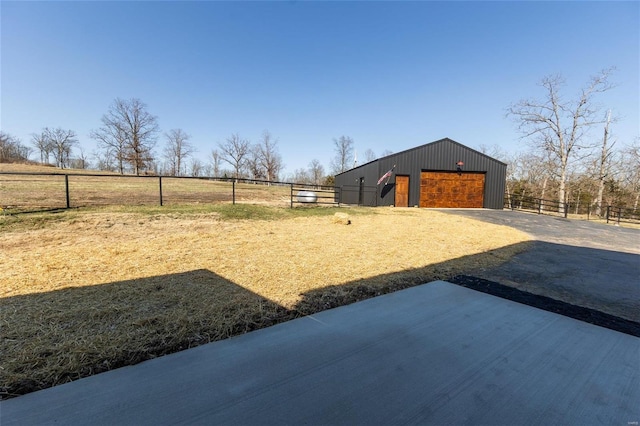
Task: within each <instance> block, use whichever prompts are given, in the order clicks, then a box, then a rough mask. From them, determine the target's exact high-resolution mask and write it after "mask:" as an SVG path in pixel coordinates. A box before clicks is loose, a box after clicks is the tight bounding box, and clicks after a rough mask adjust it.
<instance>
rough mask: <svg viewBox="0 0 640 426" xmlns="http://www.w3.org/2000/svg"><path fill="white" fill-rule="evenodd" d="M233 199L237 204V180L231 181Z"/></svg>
mask: <svg viewBox="0 0 640 426" xmlns="http://www.w3.org/2000/svg"><path fill="white" fill-rule="evenodd" d="M231 199H232V200H233V204H234V205H235V204H236V180H235V179H234V180H232V181H231Z"/></svg>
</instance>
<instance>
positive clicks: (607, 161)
mask: <svg viewBox="0 0 640 426" xmlns="http://www.w3.org/2000/svg"><path fill="white" fill-rule="evenodd" d="M610 123H611V111H608V112H607V120H606V123H605V126H604V136H603V138H602V149H601V151H600V158H599V159H598V175H597V181H598V195H597V196H596V212H595V213H596V216H601V215H602V197H603V196H604V185H605V179H607V177H609V174H610V173H611V159H612V155H613V153H614V152H613V151H612V148H613V146H614V145H615V142H613V143H611V144H609V124H610Z"/></svg>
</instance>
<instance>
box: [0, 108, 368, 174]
mask: <svg viewBox="0 0 640 426" xmlns="http://www.w3.org/2000/svg"><path fill="white" fill-rule="evenodd" d="M161 133H162V132H161V131H160V127H159V125H158V119H157V117H156V116H154V115H152V114H151V113H149V111H148V109H147V106H146V104H145V103H144V102H142V101H141V100H140V99H136V98H132V99H120V98H116V99H115V100H114V101H113V103H112V104H111V105H110V106H109V109H108V111H107V113H106V114H104V115H103V116H102V118H101V126H100V127H99V128H97V129H94V130H92V131H91V133H90V137H91V139H93V140H95V141H96V142H97V151H96V152H94V153H93V164H91V161H90V160H89V158H88V156H87V155H86V153H85V151H84V150H83V149H82V147H80V146H79V142H78V136H77V134H76V132H75V131H73V130H66V129H62V128H48V127H45V128H44V129H42V131H41V132H39V133H33V134H32V135H31V144H32V147H29V146H25V145H24V144H22V142H21V141H20V140H18V139H17V138H15V137H13V136H11V135H9V134H7V133H4V132H0V162H5V163H6V162H28V161H29V157H30V155H32V154H33V153H34V152H35V154H36V155H38V156H39V160H40V163H41V164H52V165H55V166H56V167H59V168H61V169H65V168H75V169H87V168H94V169H97V170H101V171H112V172H117V173H120V174H125V173H126V174H135V175H140V174H148V173H153V174H163V175H168V176H214V177H233V178H250V179H256V180H268V181H277V180H279V179H281V178H282V176H281V174H282V171H283V168H284V163H283V160H282V156H281V155H280V153H279V150H278V139H277V138H275V137H274V136H273V135H272V134H271V133H270V132H269V131H267V130H265V131H264V132H263V133H262V135H261V137H260V139H259V140H258V142H256V143H251V142H250V141H249V140H248V139H246V138H243V137H241V136H240V135H239V134H238V133H234V134H232V135H230V136H229V137H228V138H226V139H225V140H224V141H222V142H219V143H218V144H217V145H216V148H214V149H213V150H212V151H211V152H210V154H209V156H208V160H209V161H208V163H207V164H205V163H203V162H202V161H201V160H200V159H198V158H196V157H195V156H194V155H193V154H194V153H195V152H196V149H195V147H194V146H193V144H192V142H191V136H190V135H189V134H188V133H187V132H185V131H184V130H183V129H171V130H169V131H167V132H164V133H162V134H161ZM159 140H163V141H164V144H163V146H162V147H161V148H162V149H161V154H160V155H159V156H158V155H157V154H156V153H155V152H156V151H155V148H156V146H157V144H158V141H159ZM334 147H335V151H336V157H335V158H334V159H333V160H332V164H331V173H333V174H336V173H340V172H343V171H345V170H347V169H348V168H350V167H349V165H350V161H351V158H352V157H353V156H354V155H355V154H354V141H353V139H352V138H350V137H348V136H341V137H340V138H336V139H334ZM74 152H75V153H76V155H75V156H74V155H73V154H74ZM365 158H366V159H367V160H368V161H371V160H373V159H375V155H374V154H373V151H371V150H367V151H366V152H365ZM287 178H288V180H292V181H294V182H297V183H308V184H314V185H325V184H327V185H331V184H332V183H333V178H332V176H328V175H327V174H326V173H325V169H324V167H323V165H322V164H321V163H320V161H319V160H317V159H313V160H312V161H311V162H310V163H309V166H308V168H306V169H297V170H295V171H294V172H293V174H292V175H290V176H288V177H287Z"/></svg>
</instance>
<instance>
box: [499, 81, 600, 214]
mask: <svg viewBox="0 0 640 426" xmlns="http://www.w3.org/2000/svg"><path fill="white" fill-rule="evenodd" d="M611 72H612V69H608V70H604V71H601V72H600V73H599V74H598V75H596V76H594V77H592V78H591V80H590V81H589V82H588V83H587V84H586V86H585V87H584V88H583V89H582V91H581V94H580V96H579V97H578V98H577V99H576V100H575V101H564V100H563V99H562V97H561V95H560V89H561V87H562V86H563V85H564V83H565V80H564V79H563V78H562V77H561V76H559V75H556V76H548V77H545V78H543V79H542V81H541V86H542V87H543V88H544V90H545V97H544V99H543V100H535V99H530V100H522V101H520V102H518V103H516V104H512V105H511V106H510V107H509V108H508V115H510V116H511V117H512V118H513V119H514V120H515V122H516V123H517V124H518V128H519V130H520V131H521V132H522V135H523V138H524V139H526V140H528V141H529V142H530V143H532V145H533V146H534V147H535V148H536V149H538V150H540V151H542V152H548V153H549V154H550V155H551V156H552V157H553V158H554V159H555V160H557V164H558V170H557V171H556V174H557V175H558V178H559V184H560V188H559V191H558V201H559V203H560V205H561V210H562V212H564V208H562V206H564V203H565V201H566V197H565V191H566V184H567V173H568V168H569V165H570V163H571V161H572V160H573V159H574V156H575V155H576V151H577V150H580V149H584V150H585V151H583V152H586V150H587V149H589V148H592V147H593V145H592V144H590V143H589V142H588V141H587V140H586V137H585V135H586V134H587V132H588V131H589V129H590V128H591V127H592V126H593V125H595V124H598V123H602V121H601V120H598V119H596V115H597V112H598V108H597V106H596V105H595V103H594V102H593V97H594V96H595V95H596V94H598V93H602V92H605V91H607V90H610V89H611V88H612V85H611V84H610V83H609V80H608V78H609V75H610V74H611Z"/></svg>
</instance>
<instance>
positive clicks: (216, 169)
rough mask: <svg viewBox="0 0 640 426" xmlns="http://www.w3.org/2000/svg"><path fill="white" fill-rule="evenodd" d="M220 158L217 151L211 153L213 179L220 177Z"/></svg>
mask: <svg viewBox="0 0 640 426" xmlns="http://www.w3.org/2000/svg"><path fill="white" fill-rule="evenodd" d="M221 160H222V158H221V157H220V152H219V151H218V150H217V149H214V150H212V151H211V172H212V174H213V177H219V176H220V161H221Z"/></svg>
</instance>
